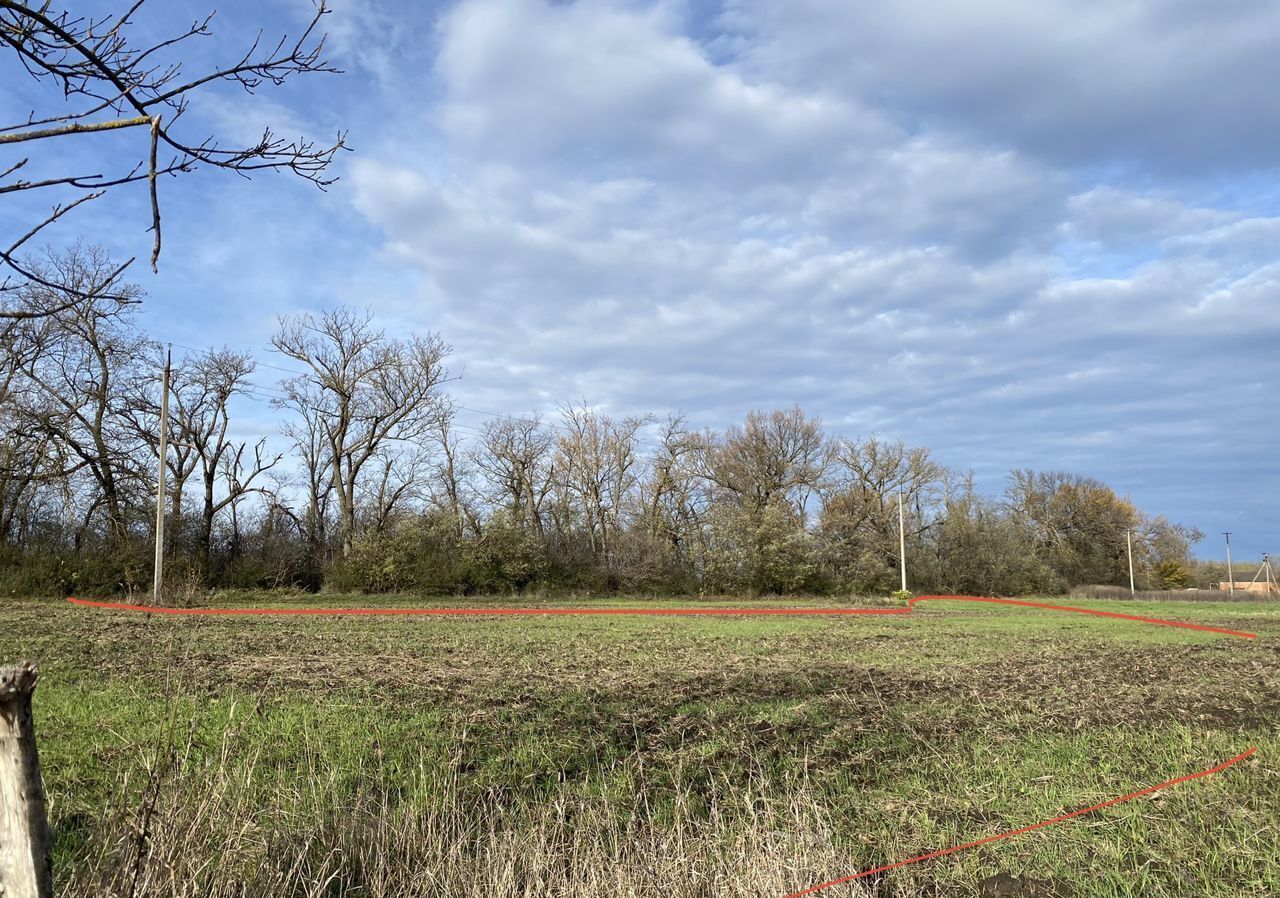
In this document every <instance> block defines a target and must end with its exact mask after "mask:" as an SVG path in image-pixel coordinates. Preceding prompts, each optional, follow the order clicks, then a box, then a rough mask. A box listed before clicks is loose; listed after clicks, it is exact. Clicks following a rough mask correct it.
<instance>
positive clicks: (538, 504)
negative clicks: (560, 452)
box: [472, 415, 555, 534]
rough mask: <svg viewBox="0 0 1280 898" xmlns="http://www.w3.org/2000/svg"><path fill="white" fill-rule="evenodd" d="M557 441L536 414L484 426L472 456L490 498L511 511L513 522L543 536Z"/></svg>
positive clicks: (499, 419) (497, 421)
mask: <svg viewBox="0 0 1280 898" xmlns="http://www.w3.org/2000/svg"><path fill="white" fill-rule="evenodd" d="M554 445H555V438H554V437H553V436H552V434H551V433H550V432H549V431H548V430H547V429H546V428H545V427H543V426H542V422H541V421H540V420H539V419H538V417H537V416H536V415H532V416H529V417H524V418H505V417H504V418H495V419H494V420H492V421H489V422H488V423H487V424H485V426H484V432H483V433H482V434H481V436H480V442H479V445H478V446H476V448H475V451H474V452H473V454H472V459H473V461H474V463H475V466H476V468H477V470H478V471H479V472H480V476H481V477H482V478H483V479H484V481H485V482H486V483H487V484H488V486H489V499H490V501H492V502H493V503H494V504H497V505H500V506H502V507H505V508H507V509H509V510H510V512H511V518H512V520H514V521H516V522H517V523H519V524H521V525H523V526H525V527H527V528H529V529H530V530H532V531H533V532H535V533H538V534H541V533H542V510H543V503H544V502H545V501H546V498H547V494H548V493H549V492H550V490H551V484H552V481H551V451H552V447H553V446H554Z"/></svg>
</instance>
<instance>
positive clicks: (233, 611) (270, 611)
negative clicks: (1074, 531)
mask: <svg viewBox="0 0 1280 898" xmlns="http://www.w3.org/2000/svg"><path fill="white" fill-rule="evenodd" d="M67 601H68V602H71V603H72V604H74V605H87V606H90V607H93V608H107V609H110V610H112V611H141V612H144V613H146V614H169V615H176V616H183V617H244V616H267V617H277V616H278V617H285V616H290V615H308V616H324V615H330V614H332V615H348V616H350V615H357V616H368V617H409V616H429V617H458V616H463V617H486V616H489V615H494V616H509V615H520V616H526V617H531V616H536V615H570V616H572V615H582V616H591V617H599V616H609V615H614V616H630V615H634V616H651V617H705V616H719V617H752V616H770V615H772V616H781V617H799V616H805V615H809V616H828V615H842V616H848V615H859V614H877V615H888V614H910V613H911V612H912V611H913V610H914V609H915V605H916V603H917V602H934V601H954V602H985V603H988V604H993V605H1020V606H1023V607H1026V608H1040V609H1044V610H1048V611H1067V612H1071V613H1073V614H1091V615H1094V616H1096V617H1110V618H1118V619H1120V620H1128V621H1135V622H1138V623H1143V624H1157V625H1159V626H1163V627H1181V628H1182V629H1185V630H1200V631H1202V632H1205V633H1219V634H1221V635H1223V636H1237V637H1240V638H1242V639H1257V634H1256V633H1246V632H1244V631H1243V630H1227V629H1223V628H1222V627H1210V626H1206V625H1205V624H1192V623H1187V622H1186V621H1176V620H1165V619H1164V618H1159V617H1140V616H1138V615H1135V614H1120V613H1118V612H1115V611H1096V610H1094V609H1092V608H1074V607H1071V606H1069V605H1050V604H1047V603H1045V602H1029V601H1026V600H1024V599H993V598H987V597H983V596H918V597H916V598H914V599H912V600H911V601H910V603H909V604H908V606H907V607H906V608H163V607H160V606H158V605H134V604H130V603H128V602H103V601H93V600H90V599H77V598H76V597H75V596H68V597H67Z"/></svg>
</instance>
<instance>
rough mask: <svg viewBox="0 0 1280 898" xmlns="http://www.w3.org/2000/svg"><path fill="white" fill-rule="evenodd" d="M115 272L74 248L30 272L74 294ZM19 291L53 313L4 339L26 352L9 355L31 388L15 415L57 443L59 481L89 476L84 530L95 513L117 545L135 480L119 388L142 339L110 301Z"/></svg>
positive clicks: (35, 288)
mask: <svg viewBox="0 0 1280 898" xmlns="http://www.w3.org/2000/svg"><path fill="white" fill-rule="evenodd" d="M114 267H115V266H114V264H113V263H112V261H111V259H110V257H109V256H108V255H107V254H106V252H105V251H104V250H102V249H101V248H99V247H84V246H80V245H77V246H75V247H74V248H72V249H71V250H69V251H67V252H66V253H63V254H54V255H51V256H50V257H49V259H48V262H47V263H46V264H42V265H40V266H39V267H38V268H37V269H36V270H37V272H38V273H41V274H42V275H49V277H48V278H45V279H48V280H50V282H52V283H57V282H65V283H67V284H69V285H70V289H72V290H76V289H78V288H80V287H83V286H85V285H88V284H92V283H95V282H96V281H97V280H98V279H99V278H100V277H102V276H103V272H108V271H111V270H113V269H114ZM55 272H56V275H55V274H54V273H55ZM55 278H56V280H55ZM121 289H122V290H123V291H124V292H125V293H126V294H127V295H128V296H130V297H136V296H139V295H141V291H139V290H138V289H137V288H136V287H133V286H131V285H123V286H122V287H121ZM24 293H25V294H27V295H26V297H25V300H26V302H27V303H28V305H31V306H37V307H39V306H45V307H50V308H54V309H56V311H54V312H53V313H51V314H49V315H46V316H41V317H39V318H33V319H26V320H24V321H23V322H20V324H21V330H20V332H16V333H14V332H11V333H10V335H9V336H10V338H11V341H12V342H11V345H12V344H13V343H20V344H21V345H22V346H24V347H25V348H24V349H22V350H20V351H19V352H18V353H17V354H16V355H15V356H14V358H16V359H17V365H18V370H19V372H20V373H21V375H22V376H23V377H24V378H25V379H26V381H27V382H28V384H29V386H30V389H29V390H28V391H27V395H26V401H25V402H24V403H23V405H22V409H21V415H22V418H23V421H24V423H25V426H26V427H28V428H29V429H30V430H31V431H33V432H34V433H37V434H40V435H41V436H43V437H46V438H48V439H49V440H51V441H52V442H54V443H56V444H57V446H58V449H59V451H60V453H61V454H62V456H63V457H64V458H65V459H66V466H65V469H64V470H63V471H62V476H64V477H70V476H71V475H73V474H75V473H77V472H80V471H85V472H88V473H89V474H90V475H91V477H92V480H93V483H94V484H95V485H96V487H97V490H98V496H97V497H96V499H95V500H94V501H93V502H92V503H91V504H90V505H89V507H88V509H87V511H86V514H85V525H84V526H87V523H88V520H89V519H90V518H91V516H92V515H93V513H94V512H95V511H96V510H97V509H98V508H99V507H100V508H102V509H103V510H104V511H105V513H106V516H107V521H108V523H109V529H110V531H111V535H112V537H113V539H115V540H116V541H117V542H123V540H124V538H125V535H126V529H127V523H128V522H127V516H126V506H127V505H128V503H129V501H130V495H129V493H128V489H127V488H128V486H129V485H130V483H131V482H132V485H133V486H135V487H137V486H138V485H139V481H140V479H141V478H140V476H139V471H138V468H137V464H136V458H135V457H134V455H135V451H136V449H137V448H138V441H137V436H136V432H135V431H134V430H133V429H132V428H131V427H130V417H129V408H128V403H127V401H126V390H125V389H124V385H125V384H126V383H127V382H129V381H130V380H131V378H132V376H133V374H132V368H133V366H134V364H135V362H136V360H137V359H138V358H139V357H140V355H141V353H142V350H143V347H144V343H145V341H144V338H143V337H142V335H141V334H140V333H139V332H137V331H136V330H135V329H134V328H133V327H132V324H131V322H129V321H128V320H127V310H125V309H124V308H123V307H121V306H120V305H119V304H118V303H116V302H114V301H111V300H103V299H88V300H76V301H74V302H70V303H64V302H63V301H62V299H63V297H64V296H65V295H66V294H64V293H62V292H61V291H60V290H59V289H57V288H49V287H44V286H42V285H40V284H37V283H30V284H28V285H26V287H25V288H24ZM32 294H39V295H34V296H33V295H32ZM82 529H83V527H82Z"/></svg>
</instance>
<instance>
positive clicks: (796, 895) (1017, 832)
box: [785, 746, 1258, 898]
mask: <svg viewBox="0 0 1280 898" xmlns="http://www.w3.org/2000/svg"><path fill="white" fill-rule="evenodd" d="M1257 750H1258V748H1257V746H1254V747H1253V748H1251V749H1249V750H1248V751H1246V752H1243V753H1241V754H1238V755H1236V756H1235V757H1234V758H1232V759H1231V760H1229V761H1223V762H1222V763H1221V764H1219V765H1217V766H1216V767H1210V768H1209V769H1208V770H1201V771H1200V772H1199V773H1192V774H1189V775H1187V776H1180V777H1178V778H1177V779H1171V780H1168V781H1166V782H1163V783H1160V784H1159V785H1158V786H1148V787H1147V788H1145V789H1139V790H1138V791H1137V792H1130V793H1129V794H1128V795H1121V796H1120V797H1119V798H1112V799H1111V800H1110V801H1104V802H1100V803H1099V804H1095V805H1091V806H1089V807H1087V808H1081V809H1080V810H1078V811H1072V812H1071V813H1070V814H1062V815H1061V816H1058V817H1052V818H1050V819H1048V820H1041V821H1040V822H1039V823H1033V824H1031V825H1030V826H1024V827H1022V828H1021V829H1011V830H1009V831H1008V832H1003V833H998V834H996V835H994V836H987V837H986V838H985V839H977V840H976V841H973V842H966V843H964V844H963V845H952V846H951V847H950V848H943V849H942V850H940V851H931V852H929V853H928V854H922V855H919V856H918V857H913V858H908V859H907V860H905V861H898V862H896V863H893V864H885V865H884V866H883V867H875V868H873V869H871V870H863V871H862V872H861V873H855V874H853V875H852V876H844V877H841V878H840V879H833V880H831V881H830V882H824V883H821V884H819V885H816V886H810V887H809V888H807V889H801V890H800V891H799V892H792V893H791V894H789V895H786V896H785V898H801V896H803V895H812V894H813V893H814V892H818V891H821V890H822V889H829V888H831V887H832V886H838V885H845V884H846V883H850V882H854V881H855V880H858V879H864V878H866V877H868V876H874V875H876V874H877V873H884V872H886V871H888V870H896V869H898V868H899V867H905V866H907V865H908V864H915V863H919V862H920V861H929V860H933V859H934V858H939V857H944V856H946V855H948V854H955V853H956V852H957V851H964V850H965V849H967V848H977V847H978V846H979V845H989V844H990V843H992V842H998V841H1000V840H1001V839H1008V838H1012V837H1013V836H1021V835H1023V834H1025V833H1029V832H1034V831H1035V830H1037V829H1044V828H1045V827H1046V826H1053V825H1054V824H1055V823H1062V822H1063V821H1066V820H1071V819H1072V818H1075V817H1083V816H1084V815H1085V814H1092V813H1093V812H1094V811H1100V810H1102V809H1103V808H1109V807H1111V806H1112V805H1117V804H1121V803H1122V802H1126V801H1132V800H1133V799H1135V798H1141V797H1142V796H1143V795H1150V794H1151V793H1152V792H1159V791H1160V790H1161V789H1167V788H1169V787H1170V786H1176V785H1178V784H1179V783H1186V782H1190V781H1191V780H1198V779H1201V778H1202V777H1206V776H1212V775H1213V774H1215V773H1221V772H1222V771H1223V770H1226V769H1227V768H1228V767H1230V766H1231V765H1232V764H1238V763H1240V762H1241V761H1243V760H1244V759H1245V758H1247V757H1249V756H1250V755H1251V754H1253V753H1254V752H1256V751H1257Z"/></svg>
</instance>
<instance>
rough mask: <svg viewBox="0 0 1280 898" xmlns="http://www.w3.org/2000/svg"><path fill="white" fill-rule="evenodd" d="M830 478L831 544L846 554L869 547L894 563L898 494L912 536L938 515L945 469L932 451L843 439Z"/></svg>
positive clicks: (826, 520) (825, 525)
mask: <svg viewBox="0 0 1280 898" xmlns="http://www.w3.org/2000/svg"><path fill="white" fill-rule="evenodd" d="M832 460H833V464H832V478H831V479H832V482H831V484H830V485H829V490H828V492H827V495H826V497H825V502H824V504H823V514H822V529H823V533H824V535H825V536H826V537H827V540H828V544H829V545H831V546H832V547H833V548H835V549H836V550H837V551H839V552H840V553H842V554H844V555H846V556H853V555H855V554H856V553H858V552H859V551H864V550H865V551H870V552H872V553H874V554H875V555H876V556H878V557H879V558H880V559H881V561H882V562H883V563H884V564H885V565H887V566H892V565H893V564H895V563H896V562H897V561H898V552H899V550H898V511H897V501H898V496H899V495H901V496H902V497H903V502H904V504H905V508H906V511H907V514H906V516H905V518H906V524H907V537H908V539H909V540H914V539H916V538H918V537H919V536H921V535H922V534H923V533H925V532H926V531H927V530H928V529H929V528H930V527H932V526H933V525H934V524H935V523H936V521H937V519H938V514H937V512H938V509H939V505H940V503H941V502H942V500H943V493H944V487H945V485H946V478H947V470H946V469H945V468H944V467H943V466H942V465H940V464H938V463H937V462H935V461H933V459H932V458H931V456H930V454H929V450H928V449H925V448H922V447H915V448H912V447H908V446H907V445H906V444H905V443H903V442H902V441H901V440H896V441H892V442H889V441H885V440H881V439H878V438H876V437H874V436H873V437H868V438H866V439H858V440H849V439H845V440H839V441H838V442H837V443H836V444H835V446H834V449H833V453H832Z"/></svg>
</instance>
